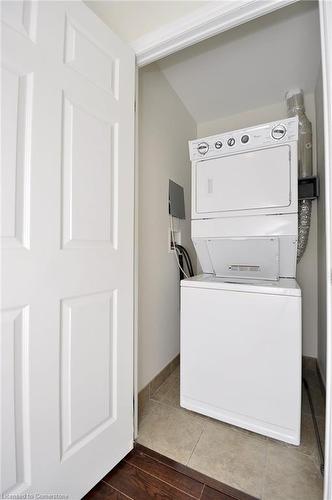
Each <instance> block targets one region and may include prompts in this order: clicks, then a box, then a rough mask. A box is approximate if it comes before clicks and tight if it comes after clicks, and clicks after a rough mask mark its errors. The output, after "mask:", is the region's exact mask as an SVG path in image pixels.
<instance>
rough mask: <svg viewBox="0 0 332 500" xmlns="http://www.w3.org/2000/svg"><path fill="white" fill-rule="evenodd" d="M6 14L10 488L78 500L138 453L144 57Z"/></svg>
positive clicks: (28, 15)
mask: <svg viewBox="0 0 332 500" xmlns="http://www.w3.org/2000/svg"><path fill="white" fill-rule="evenodd" d="M2 9H3V12H2V20H3V23H2V36H3V40H2V44H3V45H2V51H3V57H2V92H3V100H2V115H3V122H2V132H3V137H2V139H3V144H2V145H3V147H2V151H3V158H2V169H3V172H2V193H1V195H2V224H1V226H2V258H3V260H2V283H3V289H2V304H1V307H2V335H1V360H2V361H1V365H2V379H1V388H2V405H1V412H2V414H1V417H2V445H1V454H2V456H1V464H2V466H1V467H2V468H1V479H2V485H1V491H2V492H3V494H15V493H23V492H29V493H32V494H40V493H48V494H63V495H68V497H67V498H70V499H75V500H76V499H79V498H81V497H82V496H83V495H84V494H85V493H86V492H87V491H88V490H89V489H90V488H91V487H92V486H93V485H94V484H95V483H96V482H97V481H98V480H99V479H100V478H102V477H103V476H104V475H105V474H106V473H107V472H108V471H109V470H110V469H111V468H112V467H113V466H114V465H115V464H116V463H117V462H119V460H121V458H122V457H123V456H124V455H125V454H126V453H127V452H128V451H129V450H130V449H131V448H132V446H133V335H132V332H133V200H134V175H133V173H134V162H133V158H134V155H133V153H134V77H135V67H134V65H135V61H134V54H133V52H132V51H131V49H130V48H129V47H127V46H126V45H125V44H124V43H122V42H121V41H120V40H119V39H118V38H117V37H116V36H115V35H113V34H112V33H111V32H110V30H109V29H108V28H107V27H106V26H105V25H104V24H103V23H102V22H101V21H100V20H99V19H98V18H97V17H95V15H94V14H93V13H92V12H91V11H90V10H89V9H88V8H87V7H86V6H84V5H83V4H82V3H80V2H46V1H43V2H40V3H36V2H34V1H24V2H8V3H3V4H2Z"/></svg>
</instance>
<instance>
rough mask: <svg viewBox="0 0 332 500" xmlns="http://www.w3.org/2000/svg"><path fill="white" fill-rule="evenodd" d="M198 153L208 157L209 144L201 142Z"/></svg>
mask: <svg viewBox="0 0 332 500" xmlns="http://www.w3.org/2000/svg"><path fill="white" fill-rule="evenodd" d="M197 151H198V152H199V154H201V155H206V153H207V152H208V151H209V145H208V143H207V142H200V143H199V144H198V146H197Z"/></svg>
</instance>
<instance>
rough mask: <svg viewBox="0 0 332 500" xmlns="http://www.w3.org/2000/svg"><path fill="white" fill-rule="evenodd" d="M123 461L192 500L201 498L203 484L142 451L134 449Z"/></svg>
mask: <svg viewBox="0 0 332 500" xmlns="http://www.w3.org/2000/svg"><path fill="white" fill-rule="evenodd" d="M125 460H126V461H127V462H128V463H130V464H131V465H133V466H135V467H138V468H139V469H141V470H143V471H144V472H147V473H149V474H151V475H152V476H155V477H157V478H159V479H160V480H162V481H165V482H166V483H168V484H170V485H171V486H174V487H175V488H178V489H179V490H181V491H183V492H184V493H187V494H188V495H191V496H193V497H194V498H200V496H201V493H202V491H203V488H204V484H203V483H201V482H200V481H197V480H196V479H192V478H190V477H188V476H186V475H184V474H181V473H180V472H177V471H176V470H175V469H174V468H172V467H168V466H167V465H165V464H162V463H161V462H160V461H158V460H155V459H154V458H152V457H149V456H148V455H146V454H145V453H144V452H142V451H139V450H136V449H134V450H133V451H132V452H131V453H130V454H129V455H128V456H127V457H126V458H125Z"/></svg>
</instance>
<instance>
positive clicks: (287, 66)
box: [158, 1, 320, 123]
mask: <svg viewBox="0 0 332 500" xmlns="http://www.w3.org/2000/svg"><path fill="white" fill-rule="evenodd" d="M158 65H159V67H160V69H161V70H162V72H163V73H164V75H165V77H166V78H167V80H168V81H169V83H170V85H171V86H172V87H173V89H174V90H175V92H176V93H177V94H178V95H179V97H180V99H181V100H182V102H183V103H184V105H185V106H186V108H187V109H188V111H189V112H190V114H191V115H192V116H193V118H194V119H195V120H196V121H197V122H198V123H202V122H205V121H211V120H215V119H218V118H221V117H223V116H229V115H232V114H236V113H239V112H242V111H247V110H250V109H254V108H258V107H263V106H266V105H271V104H274V103H278V102H280V101H282V100H283V99H284V94H285V91H286V90H288V89H291V88H294V87H300V88H303V90H304V91H305V92H307V93H310V92H313V91H314V87H315V83H316V80H317V75H318V71H319V66H320V40H319V17H318V7H317V3H316V2H312V1H301V2H298V3H295V4H293V5H291V6H289V7H285V8H283V9H280V10H278V11H276V12H274V13H272V14H268V15H266V16H264V17H261V18H259V19H256V20H254V21H251V22H250V23H246V24H244V25H242V26H239V27H237V28H234V29H232V30H230V31H227V32H225V33H222V34H220V35H218V36H215V37H213V38H210V39H208V40H206V41H204V42H201V43H199V44H196V45H194V46H192V47H189V48H187V49H184V50H182V51H180V52H178V53H176V54H173V55H171V56H168V57H167V58H165V59H162V60H161V61H159V62H158Z"/></svg>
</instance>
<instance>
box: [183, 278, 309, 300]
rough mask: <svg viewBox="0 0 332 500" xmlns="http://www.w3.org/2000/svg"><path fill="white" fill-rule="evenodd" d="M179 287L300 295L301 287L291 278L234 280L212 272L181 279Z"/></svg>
mask: <svg viewBox="0 0 332 500" xmlns="http://www.w3.org/2000/svg"><path fill="white" fill-rule="evenodd" d="M181 287H184V288H186V287H187V288H206V289H214V290H232V291H237V292H250V293H263V294H269V295H288V296H294V297H301V288H300V287H299V285H298V284H297V282H296V280H295V279H293V278H280V279H279V280H278V281H263V280H259V281H258V280H245V279H243V280H240V279H238V280H236V282H234V281H231V280H229V279H226V278H217V277H216V276H214V275H212V274H200V275H198V276H194V277H193V278H189V279H185V280H182V281H181Z"/></svg>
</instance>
